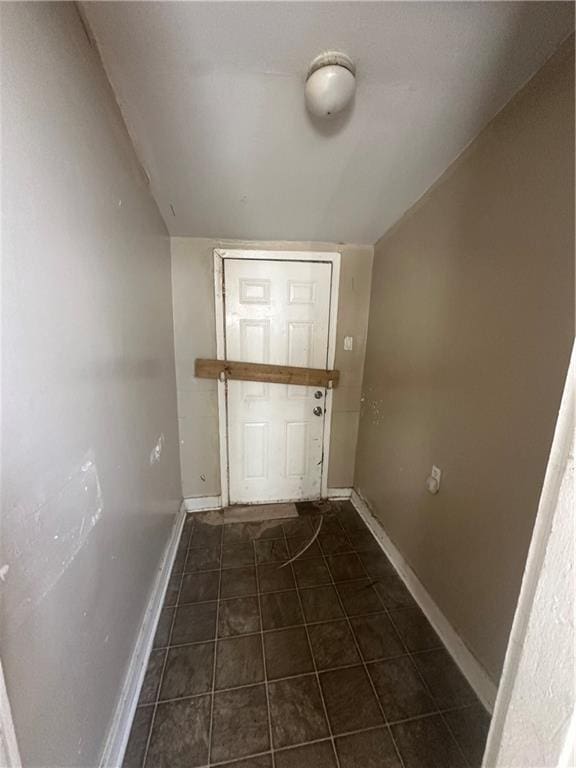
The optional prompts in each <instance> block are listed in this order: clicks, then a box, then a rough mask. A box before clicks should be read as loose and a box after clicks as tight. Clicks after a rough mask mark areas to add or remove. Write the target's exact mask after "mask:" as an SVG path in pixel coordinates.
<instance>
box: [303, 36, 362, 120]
mask: <svg viewBox="0 0 576 768" xmlns="http://www.w3.org/2000/svg"><path fill="white" fill-rule="evenodd" d="M355 89H356V68H355V67H354V63H353V62H352V60H351V59H350V58H349V57H348V56H346V54H345V53H338V52H337V51H327V52H326V53H321V54H320V56H317V57H316V58H315V59H314V61H313V62H312V64H310V68H309V70H308V77H307V78H306V88H305V96H306V106H307V107H308V109H309V111H310V112H311V113H312V114H313V115H315V116H316V117H324V118H328V119H330V118H332V117H335V116H336V115H337V114H339V113H340V112H342V110H344V109H346V107H347V106H348V104H350V102H351V101H352V97H353V96H354V90H355Z"/></svg>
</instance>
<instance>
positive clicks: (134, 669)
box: [99, 504, 186, 768]
mask: <svg viewBox="0 0 576 768" xmlns="http://www.w3.org/2000/svg"><path fill="white" fill-rule="evenodd" d="M185 519H186V510H185V507H184V504H182V505H181V507H180V510H179V512H178V515H177V516H176V520H175V521H174V526H173V528H172V533H171V534H170V539H169V541H168V544H167V546H166V550H165V552H164V557H163V558H162V562H161V564H160V566H159V568H158V573H157V575H156V579H155V581H154V585H153V587H152V592H151V595H150V600H149V602H148V607H147V608H146V611H145V613H144V618H143V620H142V624H141V625H140V631H139V632H138V637H137V638H136V643H135V645H134V649H133V651H132V656H131V658H130V663H129V664H128V671H127V672H126V676H125V678H124V682H123V684H122V689H121V691H120V698H119V700H118V704H117V706H116V711H115V712H114V716H113V718H112V723H111V725H110V729H109V731H108V737H107V739H106V743H105V745H104V750H103V752H102V757H101V759H100V764H99V766H100V768H118V766H121V765H122V760H123V759H124V752H125V751H126V745H127V743H128V737H129V736H130V728H131V727H132V720H133V719H134V713H135V711H136V706H137V704H138V698H139V696H140V689H141V687H142V683H143V682H144V675H145V674H146V667H147V666H148V658H149V656H150V652H151V650H152V643H153V641H154V635H155V634H156V627H157V625H158V620H159V618H160V612H161V611H162V605H163V604H164V597H165V595H166V589H167V587H168V580H169V579H170V572H171V571H172V565H173V564H174V559H175V557H176V552H177V550H178V542H179V541H180V534H181V533H182V527H183V526H184V521H185Z"/></svg>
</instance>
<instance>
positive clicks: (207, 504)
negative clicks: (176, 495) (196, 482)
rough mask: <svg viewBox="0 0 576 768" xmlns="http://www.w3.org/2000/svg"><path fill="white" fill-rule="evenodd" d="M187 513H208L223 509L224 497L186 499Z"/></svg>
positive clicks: (193, 497)
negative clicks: (212, 510)
mask: <svg viewBox="0 0 576 768" xmlns="http://www.w3.org/2000/svg"><path fill="white" fill-rule="evenodd" d="M184 507H185V509H186V512H208V511H209V510H211V509H222V496H191V497H189V498H188V499H184Z"/></svg>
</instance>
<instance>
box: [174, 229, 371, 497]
mask: <svg viewBox="0 0 576 768" xmlns="http://www.w3.org/2000/svg"><path fill="white" fill-rule="evenodd" d="M171 243H172V284H173V297H174V334H175V350H176V380H177V387H178V417H179V427H180V461H181V470H182V486H183V495H184V497H193V496H211V495H218V494H219V493H220V459H219V444H218V404H217V395H216V382H214V381H208V380H205V379H196V378H195V377H194V360H195V359H196V358H197V357H216V329H215V319H214V277H213V250H214V248H218V247H230V248H242V247H256V248H261V249H263V250H265V249H271V250H272V249H282V250H294V251H298V250H309V251H310V250H318V251H339V252H340V253H341V254H342V261H341V271H340V299H339V302H338V328H337V348H336V367H337V368H338V369H339V370H340V371H341V379H340V381H341V385H340V387H339V388H338V389H336V392H335V395H334V410H333V416H332V441H331V446H330V465H329V469H328V485H329V487H330V488H346V487H350V486H351V485H352V479H353V473H354V457H355V451H356V438H357V432H358V420H359V410H360V395H361V383H362V371H363V364H364V352H365V339H366V326H367V322H368V304H369V297H370V275H371V270H372V257H373V248H372V247H371V246H354V245H337V244H334V243H284V242H282V243H279V242H275V243H269V242H267V243H254V242H251V243H249V242H239V241H219V240H207V239H199V238H190V237H175V238H172V240H171ZM345 336H353V337H354V349H353V351H352V352H345V351H344V337H345Z"/></svg>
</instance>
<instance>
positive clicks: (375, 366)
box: [355, 44, 574, 681]
mask: <svg viewBox="0 0 576 768" xmlns="http://www.w3.org/2000/svg"><path fill="white" fill-rule="evenodd" d="M572 55H573V53H572V48H571V47H570V45H569V44H566V45H565V46H564V47H563V48H562V49H561V51H560V52H559V53H558V54H557V55H556V56H555V57H554V58H553V59H552V60H551V61H550V62H549V63H548V64H547V65H546V66H545V67H544V69H543V70H541V72H540V73H538V74H537V76H536V77H535V78H534V79H533V80H532V81H531V82H530V83H529V84H528V85H527V86H526V87H525V88H524V89H523V90H522V91H521V92H520V93H519V94H518V95H517V96H516V97H515V98H514V100H513V101H512V102H510V104H509V105H508V106H507V107H506V108H505V109H504V110H503V111H502V112H501V113H500V114H499V115H498V116H497V117H496V118H495V119H494V121H493V122H492V123H491V124H490V125H489V126H488V127H487V128H486V129H485V130H484V131H483V132H482V133H481V134H480V135H479V137H478V138H477V139H476V140H475V141H474V143H473V144H472V145H471V146H470V147H469V148H468V149H467V151H466V152H465V153H464V154H463V155H462V156H461V157H460V158H459V159H458V160H457V162H456V163H454V164H453V166H452V167H451V168H450V169H449V170H448V171H447V172H446V174H445V175H444V177H443V178H442V179H441V180H440V182H439V183H438V184H437V185H436V186H435V188H434V189H432V190H431V191H430V192H429V193H428V194H427V195H426V196H425V198H423V199H422V200H421V201H420V203H419V204H417V205H416V206H415V207H414V208H413V209H412V210H411V211H410V212H409V213H408V214H406V216H405V217H404V218H403V219H402V220H401V221H400V222H399V224H398V225H397V226H396V227H395V228H394V230H393V231H391V232H390V233H389V234H387V235H386V236H385V237H384V238H383V239H382V240H380V242H379V243H378V244H377V246H376V249H375V259H374V272H373V278H372V296H371V304H370V306H371V309H370V321H369V333H368V345H367V355H366V364H365V377H364V385H363V392H364V397H365V402H364V404H363V410H362V416H361V421H360V434H359V443H358V453H357V461H356V475H355V485H356V486H357V488H358V489H359V491H360V492H361V494H363V495H364V497H365V498H366V499H367V501H368V502H369V504H370V505H371V507H372V509H373V510H374V511H375V512H376V514H377V515H378V517H379V518H380V520H381V521H382V523H383V525H384V527H385V529H386V531H387V533H388V534H389V536H390V537H391V539H392V540H393V541H394V543H395V544H396V546H397V547H398V548H399V550H400V551H401V553H402V554H403V555H404V556H405V558H406V559H407V560H408V562H409V563H410V565H411V566H412V568H413V569H414V570H415V572H416V574H417V575H418V576H419V578H420V579H421V581H422V582H423V584H424V585H425V587H426V588H427V590H428V591H429V593H430V594H431V596H432V597H433V599H434V600H435V601H436V602H437V604H438V606H439V607H440V608H441V610H442V611H443V612H444V613H445V615H446V617H447V618H448V620H449V621H450V622H451V623H452V625H453V626H454V628H455V629H456V630H457V631H458V632H459V633H460V635H461V637H462V638H463V639H464V641H465V642H466V643H467V644H468V645H469V647H470V649H471V650H472V651H473V653H474V654H475V655H476V656H477V658H478V659H479V661H480V662H481V663H482V664H483V665H484V667H485V668H486V670H487V671H488V673H489V674H490V675H491V677H492V678H493V679H494V680H495V681H496V680H498V677H499V674H500V671H501V665H502V661H503V658H504V651H505V647H506V642H507V638H508V633H509V630H510V626H511V622H512V617H513V612H514V607H515V603H516V600H517V597H518V592H519V587H520V580H521V576H522V572H523V567H524V563H525V558H526V553H527V549H528V544H529V540H530V535H531V531H532V526H533V522H534V518H535V513H536V508H537V504H538V497H539V492H540V488H541V486H542V480H543V476H544V471H545V467H546V460H547V456H548V451H549V448H550V443H551V438H552V433H553V429H554V424H555V419H556V414H557V409H558V405H559V402H560V395H561V391H562V385H563V381H564V377H565V374H566V369H567V366H568V358H569V352H570V346H571V339H572V336H573V329H574V328H573V326H574V304H573V290H574V229H573V226H574V222H573V219H574V194H573V184H574V175H573V166H574V133H573V119H574V82H573V62H572ZM433 462H434V463H435V464H437V465H438V466H439V467H440V468H441V469H442V470H443V479H442V488H441V491H440V493H439V494H438V495H437V496H431V495H430V494H429V493H427V492H426V490H425V487H424V481H425V478H426V476H427V475H428V474H429V472H430V468H431V465H432V463H433Z"/></svg>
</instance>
